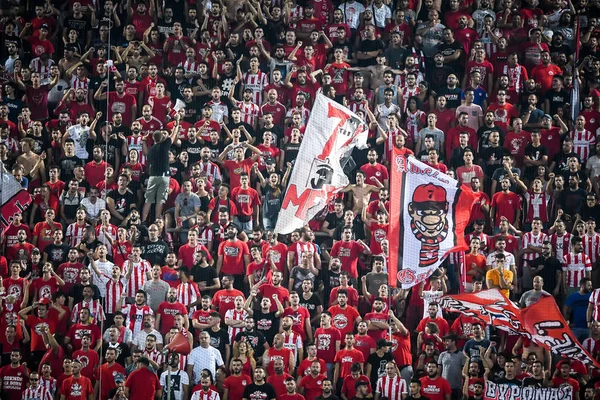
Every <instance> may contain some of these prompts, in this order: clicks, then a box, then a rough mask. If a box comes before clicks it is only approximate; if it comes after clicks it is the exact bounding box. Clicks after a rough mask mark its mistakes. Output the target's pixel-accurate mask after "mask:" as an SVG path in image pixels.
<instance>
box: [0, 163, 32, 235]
mask: <svg viewBox="0 0 600 400" xmlns="http://www.w3.org/2000/svg"><path fill="white" fill-rule="evenodd" d="M30 203H31V196H30V195H29V193H28V192H27V191H26V190H25V189H24V188H23V186H21V185H20V184H19V182H17V180H16V179H15V177H14V176H12V174H10V173H8V172H6V171H5V170H4V168H3V167H2V168H1V169H0V210H1V211H0V235H4V232H6V230H7V229H8V228H9V227H10V226H11V224H12V223H13V218H14V216H15V215H16V214H22V213H23V212H24V211H25V210H26V209H27V206H29V204H30Z"/></svg>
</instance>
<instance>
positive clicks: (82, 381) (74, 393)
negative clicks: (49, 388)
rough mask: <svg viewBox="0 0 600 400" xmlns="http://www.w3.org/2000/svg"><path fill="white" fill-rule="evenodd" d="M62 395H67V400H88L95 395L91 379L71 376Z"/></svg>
mask: <svg viewBox="0 0 600 400" xmlns="http://www.w3.org/2000/svg"><path fill="white" fill-rule="evenodd" d="M141 386H143V385H141ZM60 393H61V394H62V395H65V396H66V399H67V400H87V399H88V398H89V397H90V396H91V395H92V393H94V388H93V387H92V382H91V381H90V380H89V378H86V377H85V376H80V377H79V378H75V377H73V376H71V377H69V378H67V379H65V380H64V381H63V383H62V385H61V387H60ZM130 398H132V397H130Z"/></svg>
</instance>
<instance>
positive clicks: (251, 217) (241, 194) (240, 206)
mask: <svg viewBox="0 0 600 400" xmlns="http://www.w3.org/2000/svg"><path fill="white" fill-rule="evenodd" d="M231 200H233V203H234V204H235V206H236V208H237V211H238V214H237V215H234V217H235V219H237V220H238V221H239V223H240V224H247V223H250V225H254V224H253V222H256V218H257V216H258V210H259V209H260V204H261V202H260V197H259V196H258V192H257V191H256V190H254V189H253V188H251V187H250V176H249V175H248V174H247V173H245V172H242V173H241V174H240V186H237V187H234V188H233V189H232V190H231Z"/></svg>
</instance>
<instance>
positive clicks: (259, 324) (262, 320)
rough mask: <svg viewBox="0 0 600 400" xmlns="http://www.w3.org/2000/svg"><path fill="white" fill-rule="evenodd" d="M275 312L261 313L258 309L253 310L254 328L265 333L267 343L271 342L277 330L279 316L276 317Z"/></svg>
mask: <svg viewBox="0 0 600 400" xmlns="http://www.w3.org/2000/svg"><path fill="white" fill-rule="evenodd" d="M275 314H276V312H275V311H273V312H268V313H263V312H262V311H261V310H258V311H255V312H254V321H255V322H256V330H257V331H260V332H262V333H263V335H265V339H266V340H267V343H273V338H274V337H275V335H276V334H277V332H278V331H279V318H276V317H275Z"/></svg>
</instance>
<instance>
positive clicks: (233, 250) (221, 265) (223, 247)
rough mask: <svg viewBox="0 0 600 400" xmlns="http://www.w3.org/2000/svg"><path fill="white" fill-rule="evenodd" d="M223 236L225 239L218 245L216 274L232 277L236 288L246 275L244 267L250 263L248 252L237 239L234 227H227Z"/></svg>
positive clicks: (245, 246)
mask: <svg viewBox="0 0 600 400" xmlns="http://www.w3.org/2000/svg"><path fill="white" fill-rule="evenodd" d="M225 234H226V237H227V239H226V240H225V241H223V242H222V243H221V244H220V245H219V250H218V255H219V258H218V259H217V274H226V275H233V276H234V277H235V279H236V282H235V283H236V287H238V285H241V279H242V276H243V275H245V273H246V266H247V265H248V264H249V263H250V250H249V249H248V245H247V244H246V243H245V242H243V241H241V240H240V239H238V237H237V234H238V229H237V227H236V226H235V225H233V224H231V225H229V226H228V227H227V230H226V232H225Z"/></svg>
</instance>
